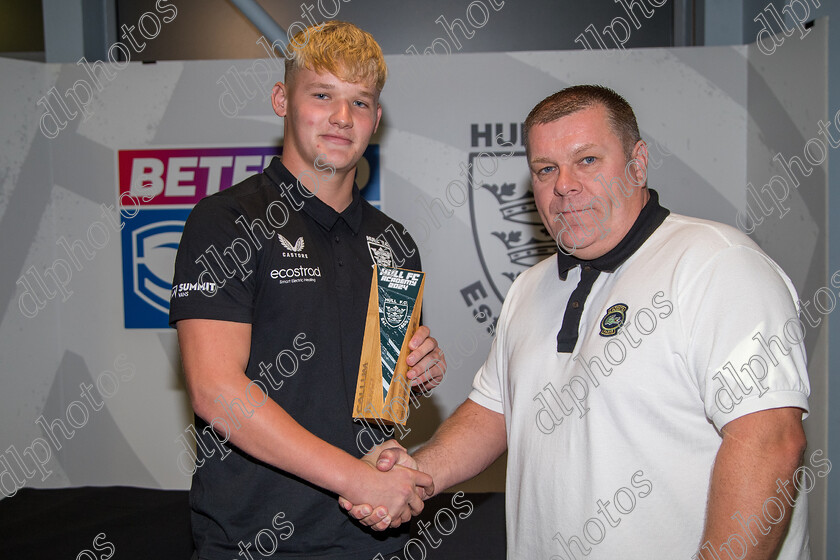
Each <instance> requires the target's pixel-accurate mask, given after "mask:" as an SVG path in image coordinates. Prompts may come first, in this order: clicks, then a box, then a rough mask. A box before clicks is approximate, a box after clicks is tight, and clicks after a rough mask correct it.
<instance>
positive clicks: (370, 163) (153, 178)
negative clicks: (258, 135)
mask: <svg viewBox="0 0 840 560" xmlns="http://www.w3.org/2000/svg"><path fill="white" fill-rule="evenodd" d="M281 150H282V149H281V148H280V147H275V146H272V147H237V148H174V149H149V150H120V151H119V152H118V154H117V174H118V192H117V197H118V204H119V210H120V217H121V222H122V224H123V227H122V232H121V234H122V256H123V309H124V312H125V328H127V329H149V328H154V329H164V328H168V326H169V297H170V295H171V293H172V287H173V286H172V274H173V271H174V266H175V254H176V252H177V250H178V243H179V242H180V239H181V234H182V233H183V231H184V223H185V222H186V220H187V216H188V215H189V213H190V211H191V210H192V208H193V206H195V204H196V202H198V201H199V200H201V199H202V198H204V197H205V196H210V195H212V194H215V193H217V192H219V191H222V190H224V189H227V188H229V187H231V186H232V185H235V184H237V183H239V182H241V181H243V180H245V179H247V178H248V177H250V176H251V175H254V174H256V173H261V172H262V170H263V169H265V168H266V167H267V166H268V165H269V163H270V162H271V160H272V158H273V157H274V156H277V155H280V153H281ZM356 182H357V184H358V185H359V188H360V189H362V195H363V196H364V197H365V198H366V199H367V200H368V201H370V202H371V203H373V205H374V206H377V207H379V206H380V201H381V189H380V182H379V146H368V148H367V150H366V151H365V153H364V155H363V158H362V160H361V161H360V162H359V165H358V172H357V177H356Z"/></svg>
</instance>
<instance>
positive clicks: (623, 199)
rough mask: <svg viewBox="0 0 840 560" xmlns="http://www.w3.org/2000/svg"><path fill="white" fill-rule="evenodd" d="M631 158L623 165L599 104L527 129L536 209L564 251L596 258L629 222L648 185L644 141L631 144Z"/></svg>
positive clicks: (621, 150) (623, 158)
mask: <svg viewBox="0 0 840 560" xmlns="http://www.w3.org/2000/svg"><path fill="white" fill-rule="evenodd" d="M631 160H635V161H634V162H633V163H631V164H630V165H629V166H628V165H627V155H626V153H625V151H624V146H623V145H622V143H621V139H620V138H619V137H618V136H616V134H615V133H614V132H613V130H612V128H611V127H610V124H609V121H608V120H607V111H606V109H604V107H602V106H600V105H595V106H592V107H589V108H587V109H583V110H581V111H578V112H576V113H572V114H571V115H566V116H565V117H562V118H560V119H557V120H556V121H552V122H550V123H547V124H538V125H534V126H533V127H532V128H531V129H530V130H529V131H528V165H529V167H530V168H531V182H532V184H533V188H534V199H535V201H536V204H537V210H538V211H539V213H540V217H541V218H542V222H543V224H544V225H545V226H546V228H548V231H549V232H550V233H551V235H552V237H554V239H555V240H556V241H557V243H558V245H559V246H560V248H561V249H562V250H563V251H564V252H566V253H571V254H573V255H574V256H576V257H578V258H580V259H586V260H591V259H595V258H598V257H600V256H601V255H604V254H606V253H607V252H609V251H610V250H611V249H612V248H614V247H615V246H616V245H618V243H619V242H620V241H621V240H622V239H623V238H624V236H625V235H626V234H627V232H628V231H629V230H630V228H631V227H632V226H633V223H634V222H635V221H636V218H637V217H638V216H639V212H641V210H642V208H643V207H644V205H645V202H647V199H648V192H647V189H645V188H641V187H642V186H643V185H644V184H645V179H646V176H645V173H646V168H647V151H646V149H645V145H644V142H642V141H639V142H638V143H637V144H636V146H635V147H634V149H633V153H632V155H631ZM625 169H626V174H625ZM618 181H620V182H621V184H620V185H619V184H618ZM611 183H612V185H611V186H610V187H609V188H608V185H610V184H611ZM558 235H559V237H558Z"/></svg>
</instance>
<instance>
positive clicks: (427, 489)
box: [338, 440, 434, 531]
mask: <svg viewBox="0 0 840 560" xmlns="http://www.w3.org/2000/svg"><path fill="white" fill-rule="evenodd" d="M362 461H364V462H366V463H368V464H369V465H371V466H372V467H375V468H376V469H378V470H379V471H381V472H383V473H386V472H388V471H390V470H392V469H393V468H394V467H395V466H397V467H404V468H406V469H413V470H415V471H419V469H418V466H417V462H416V461H415V460H414V458H413V457H411V455H409V454H408V452H407V451H406V450H405V448H404V447H403V446H401V445H400V444H399V443H398V442H397V441H396V440H388V441H386V442H384V443H381V444H379V445H377V446H376V447H374V448H373V449H371V450H370V451H369V452H368V453H367V455H365V456H364V457H363V458H362ZM420 474H423V473H420ZM425 476H428V475H425ZM433 494H434V485H433V484H432V485H431V486H420V485H418V486H416V487H415V495H414V497H413V498H412V499H411V500H409V503H408V506H409V507H410V515H409V516H408V517H407V518H405V517H404V515H402V516H400V517H399V518H397V517H395V516H394V515H389V514H388V512H389V509H388V508H387V507H385V506H384V505H379V506H377V507H376V508H374V507H373V506H372V505H371V504H368V503H363V504H354V503H352V502H351V501H350V500H348V499H346V498H345V497H343V496H339V498H338V503H339V505H341V507H343V508H344V509H345V510H348V514H349V515H351V516H352V517H353V518H355V519H357V520H358V521H359V522H360V523H361V524H362V525H365V526H368V527H371V528H372V529H374V530H376V531H384V530H385V529H387V528H389V527H398V526H399V525H400V524H401V523H402V522H405V521H408V520H409V519H410V518H411V515H418V514H419V513H420V512H421V511H422V509H423V502H422V500H425V499H426V498H429V497H431V496H432V495H433ZM418 500H419V504H418ZM374 503H376V502H374ZM418 505H419V507H417V506H418Z"/></svg>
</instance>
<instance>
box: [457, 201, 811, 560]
mask: <svg viewBox="0 0 840 560" xmlns="http://www.w3.org/2000/svg"><path fill="white" fill-rule="evenodd" d="M652 195H653V196H652V201H651V202H649V203H648V205H647V206H646V207H645V210H643V213H642V215H641V216H640V218H639V220H637V222H636V224H635V225H634V230H636V232H635V233H636V234H638V233H639V231H638V230H639V228H642V229H643V228H644V225H645V224H644V222H645V221H646V220H647V221H648V222H650V220H653V219H654V218H652V216H653V215H655V214H656V213H657V212H660V216H663V215H667V211H666V210H664V209H662V208H661V207H659V205H658V201H657V198H656V196H655V192H652ZM651 203H652V204H653V205H654V206H655V207H654V208H651ZM660 221H661V217H660V220H659V221H655V223H654V224H653V226H652V228H655V230H653V232H652V233H650V232H647V233H643V234H642V235H641V238H639V235H637V236H636V238H637V239H640V240H639V241H638V243H637V244H636V246H632V243H631V244H630V246H627V244H625V246H624V247H619V248H617V249H620V250H621V251H624V252H626V253H627V255H629V256H627V255H619V257H620V258H619V259H617V261H620V264H619V265H618V266H617V268H615V270H613V271H612V272H601V273H600V274H599V275H598V276H597V278H596V279H595V281H594V284H592V288H591V292H590V293H589V294H588V295H586V294H584V298H583V301H579V302H578V306H577V307H575V308H574V309H573V307H572V302H570V301H569V299H570V296H571V295H572V293H573V292H574V291H575V289H576V288H577V286H578V281H579V280H580V278H581V266H580V265H575V266H574V268H572V269H571V270H569V271H568V276H567V277H566V279H565V280H561V279H560V277H558V256H557V255H555V256H553V257H550V258H548V259H546V260H544V261H542V262H541V263H539V264H537V265H536V266H534V267H532V268H531V269H529V270H527V271H526V272H524V273H522V274H521V275H520V277H519V278H518V279H517V280H516V282H514V284H513V286H512V287H511V289H510V291H509V292H508V295H507V298H506V299H505V303H504V306H503V309H502V312H501V315H500V317H499V322H498V328H497V333H496V338H495V340H494V342H493V346H492V348H491V350H490V355H489V356H488V358H487V361H486V362H485V364H484V365H483V366H482V368H481V370H479V372H478V374H477V375H476V377H475V381H474V384H473V391H472V393H471V394H470V399H472V400H473V401H475V402H476V403H478V404H480V405H482V406H484V407H486V408H488V409H490V410H493V411H496V412H499V413H502V414H504V416H505V424H506V429H507V441H508V466H507V512H506V513H507V539H508V558H512V559H528V560H531V559H538V558H540V559H549V558H553V559H558V560H559V559H569V560H570V559H578V560H581V559H583V558H587V559H594V558H604V559H610V560H614V559H616V558H621V559H623V560H627V559H632V558H668V559H684V560H690V559H691V557H692V555H693V554H695V553H696V552H697V551H698V549H699V547H700V544H701V543H700V539H701V537H702V534H703V523H704V520H705V511H706V503H707V494H708V489H709V481H710V477H711V470H712V464H713V462H714V459H715V455H716V453H717V451H718V448H719V447H720V444H721V435H720V433H719V430H720V429H721V428H722V427H723V426H724V425H725V424H726V423H728V422H730V421H731V420H734V419H736V418H738V417H740V416H743V415H745V414H749V413H752V412H756V411H759V410H764V409H770V408H778V407H799V408H801V409H803V410H805V411H807V408H808V402H807V397H808V394H809V384H808V377H807V372H806V359H805V353H804V347H803V345H802V343H801V337H802V336H804V335H803V333H802V331H801V329H799V328H798V327H797V325H798V320H797V319H796V317H797V312H796V307H795V304H794V302H795V301H796V292H795V290H794V288H793V285H792V284H791V282H790V280H789V279H788V277H787V276H786V275H785V274H784V272H783V271H782V270H781V269H780V268H779V267H778V266H777V265H776V264H775V263H774V262H773V261H772V260H771V259H770V258H769V257H767V256H766V255H765V254H764V253H763V252H762V251H761V250H760V249H759V248H758V246H757V245H756V244H755V243H753V242H752V241H751V240H750V239H749V238H748V237H746V236H745V235H743V234H742V233H741V232H739V231H737V230H736V229H734V228H731V227H728V226H725V225H722V224H717V223H714V222H709V221H705V220H699V219H694V218H688V217H684V216H678V215H670V216H668V217H667V218H664V221H663V222H661V225H659V227H656V224H658V223H659V222H660ZM652 228H651V229H652ZM634 230H631V233H633V232H634ZM647 235H649V237H647ZM628 237H630V234H628ZM626 239H627V237H625V240H626ZM614 251H615V250H614ZM611 253H612V252H611ZM608 255H609V254H608ZM612 256H613V257H615V255H612ZM624 258H626V260H623V259H624ZM569 259H571V260H572V261H575V260H576V259H573V258H571V257H568V256H566V255H561V256H560V260H561V261H562V262H565V263H566V266H569V265H568V263H569ZM614 260H615V259H614ZM577 262H578V263H582V261H577ZM595 263H597V259H596V261H593V264H595ZM561 276H562V275H561ZM576 296H580V292H578V293H577V294H576ZM567 303H568V304H569V305H568V310H567ZM581 305H582V306H583V308H582V309H580V306H581ZM575 310H577V311H582V313H580V322H579V328H578V329H577V332H578V337H577V340H574V333H573V338H572V341H571V344H573V348H572V349H571V351H569V350H568V349H567V350H566V351H558V331H559V330H560V328H561V325H562V324H563V321H564V315H566V316H567V317H570V318H571V319H569V320H573V319H574V318H575V317H574V313H575ZM571 326H572V327H573V326H574V325H571ZM786 326H787V331H786ZM564 330H565V331H568V330H569V329H568V328H566V329H564ZM771 354H772V355H771ZM762 362H763V363H764V367H763V368H762ZM742 366H743V368H744V369H743V370H742ZM790 490H791V491H793V488H790ZM772 497H773V496H768V499H769V498H772ZM775 497H776V499H777V501H779V503H781V504H782V505H783V507H790V506H789V504H788V503H787V501H786V499H785V497H784V496H783V495H782V494H781V493H779V494H777V495H775ZM806 499H807V492H800V494H799V497H798V499H797V503H796V507H795V509H794V514H793V519H792V522H791V526H790V530H789V533H788V536H787V539H786V541H785V544H784V547H783V549H782V552H781V554H780V555H779V558H780V559H795V558H796V559H798V558H807V557H808V553H807V550H808V533H807V513H808V512H807V503H806ZM768 503H769V504H770V505H769V506H767V504H768ZM775 503H776V502H773V501H772V500H771V501H770V502H766V503H765V506H767V507H766V508H765V512H767V513H766V514H765V515H769V519H773V518H774V516H775V517H778V512H777V509H776V508H775V507H774V505H775ZM736 513H737V512H735V511H733V512H732V515H735V514H736ZM745 522H746V526H747V527H746V529H745V530H744V531H742V533H741V538H742V539H743V540H744V542H745V544H746V546H747V547H751V546H752V544H751V542H750V535H749V533H748V531H749V530H752V531H754V532H755V534H756V536H758V537H760V536H761V535H758V531H759V530H760V528H759V526H758V523H759V522H760V523H762V524H763V525H764V527H765V528H766V527H768V526H769V523H770V521H768V519H766V518H760V519H753V518H749V519H745ZM733 539H734V540H733V541H732V544H731V545H730V546H732V547H734V548H733V550H734V551H735V552H736V553H738V554H740V549H739V543H738V538H737V537H733ZM719 544H720V543H715V545H716V546H717V545H719ZM803 551H805V552H803ZM705 554H706V556H705V557H706V559H707V560H712V559H713V558H714V557H713V556H712V555H711V554H709V553H708V552H707V553H705ZM717 554H718V555H719V557H720V558H727V557H728V556H727V554H726V553H725V552H721V551H720V550H718V551H717Z"/></svg>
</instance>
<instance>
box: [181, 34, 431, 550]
mask: <svg viewBox="0 0 840 560" xmlns="http://www.w3.org/2000/svg"><path fill="white" fill-rule="evenodd" d="M290 46H291V48H292V49H293V50H294V52H295V56H294V57H293V58H292V59H290V60H287V62H286V76H285V78H284V82H283V83H277V84H276V85H275V86H274V89H273V92H272V97H271V102H272V106H273V108H274V111H275V112H276V113H277V115H278V116H280V117H283V118H284V126H283V132H284V143H283V154H282V156H281V157H280V158H275V159H274V160H273V161H272V162H271V164H270V165H269V167H268V168H266V170H265V171H264V173H262V174H259V175H255V176H253V177H251V178H249V179H247V180H246V181H244V182H242V183H240V184H238V185H235V186H233V187H231V188H230V189H227V190H225V191H222V192H220V193H218V194H216V195H213V196H210V197H208V198H206V199H204V200H202V201H201V202H199V203H198V204H197V205H196V207H195V209H194V210H193V212H192V213H191V214H190V217H189V219H188V221H187V224H186V226H185V229H184V234H183V237H182V240H181V245H180V247H179V249H178V257H177V260H176V264H175V280H174V282H173V283H174V284H176V285H181V284H184V285H186V286H187V287H188V288H190V290H191V291H190V290H187V291H185V292H184V291H178V292H177V293H173V297H172V302H171V311H170V322H171V324H173V325H175V326H176V327H177V329H178V339H179V342H180V345H181V355H182V359H183V364H184V371H185V375H186V381H187V388H188V391H189V395H190V399H191V401H192V405H193V409H194V410H195V414H196V428H197V429H196V433H197V434H200V437H199V441H198V445H197V449H196V465H195V471H194V473H193V484H192V488H191V491H190V505H191V508H192V525H193V535H194V540H195V544H196V548H197V556H198V558H200V559H202V560H229V559H230V558H235V557H243V558H246V559H249V560H250V559H252V558H268V557H272V558H281V557H282V558H304V557H305V558H321V559H369V558H372V557H374V556H375V555H376V554H378V553H382V554H385V555H387V554H388V553H390V552H392V551H395V550H399V549H401V548H402V546H403V544H404V542H405V539H406V535H405V531H403V532H401V533H397V532H392V533H391V534H390V535H386V536H382V535H379V534H373V533H371V532H370V531H369V530H367V529H364V528H363V527H361V526H359V524H358V523H356V522H355V521H354V520H352V519H350V518H349V517H348V516H347V515H346V514H345V513H344V512H342V511H341V510H340V509H339V508H338V507H337V506H336V504H335V495H336V494H341V495H344V496H348V497H350V496H351V495H352V496H353V498H355V499H356V501H359V502H360V503H361V502H371V503H377V504H380V503H382V504H385V505H386V507H387V509H388V512H389V514H390V521H392V522H393V524H394V525H395V526H396V525H399V524H400V523H401V522H402V521H406V520H408V519H409V518H410V516H411V514H412V513H414V514H416V513H418V512H419V511H420V510H421V509H422V500H421V499H420V498H419V497H418V487H424V488H426V491H427V492H430V491H431V490H432V481H431V478H430V477H429V476H427V475H425V474H422V473H419V472H417V471H415V470H411V469H408V468H406V469H398V470H394V471H392V472H389V473H381V472H378V471H377V470H376V469H374V468H372V467H370V466H369V465H368V464H366V463H364V462H362V461H360V460H359V459H358V455H359V452H358V451H357V445H356V436H357V434H358V432H359V431H360V430H361V429H362V426H361V425H359V424H356V423H354V422H353V421H352V418H351V417H352V412H351V411H352V404H353V399H354V392H355V384H356V375H357V370H358V364H359V357H360V354H361V347H362V337H363V331H364V323H365V313H366V308H367V299H368V294H369V290H370V281H371V267H372V265H373V263H374V262H375V261H374V259H376V262H378V263H379V264H380V265H382V264H385V265H390V266H403V267H406V268H412V269H418V270H419V269H420V260H419V255H418V252H417V247H416V245H415V244H414V242H413V241H412V240H411V238H410V236H408V235H407V233H406V232H405V230H404V228H403V227H402V226H401V225H400V224H398V223H397V222H395V221H393V220H391V219H390V218H388V217H387V216H385V215H384V214H383V213H382V212H380V211H379V210H377V209H375V208H373V207H372V206H371V205H370V204H368V203H367V202H366V201H365V200H363V199H362V198H361V196H360V195H359V190H358V188H357V187H356V185H355V183H354V178H355V172H356V164H357V162H358V161H359V159H360V158H361V157H362V154H363V152H364V151H365V148H366V147H367V145H368V142H369V141H370V138H371V136H372V135H373V133H374V132H375V131H376V128H377V126H378V125H379V120H380V118H381V115H382V109H381V107H380V105H379V94H380V92H381V90H382V87H383V86H384V84H385V79H386V75H387V69H386V66H385V62H384V59H383V56H382V52H381V50H380V48H379V45H377V44H376V42H375V41H374V39H373V38H372V37H371V36H370V35H369V34H367V33H366V32H364V31H362V30H360V29H358V28H357V27H355V26H354V25H351V24H348V23H342V22H329V23H326V24H323V25H321V26H317V27H313V28H310V29H308V30H306V31H303V32H301V33H299V34H298V35H296V36H295V37H293V38H292V42H291V45H290ZM394 232H398V233H399V237H395V236H394V235H393V233H394ZM374 249H376V252H375V251H374ZM383 255H384V256H383ZM208 256H213V258H208ZM246 257H247V258H246ZM383 258H384V260H386V261H388V262H386V263H382V262H381V261H382V260H383ZM219 271H223V273H222V274H220V273H219ZM208 286H209V287H208ZM193 288H194V289H193ZM410 347H411V349H412V350H413V351H412V353H411V354H410V355H409V357H408V364H409V366H411V367H412V369H411V370H410V371H409V374H408V376H409V378H410V379H411V380H412V381H411V383H412V385H415V386H416V385H420V386H427V385H435V384H437V383H438V382H439V381H440V377H441V376H442V375H443V372H444V370H445V362H444V361H443V355H442V353H441V352H440V351H439V349H438V348H437V343H436V341H435V339H434V338H431V337H429V331H428V329H427V328H426V327H421V328H420V329H419V330H418V332H417V334H415V336H414V337H413V338H412V340H411V343H410ZM432 365H434V367H432ZM225 426H227V428H226V429H225ZM368 429H369V428H368ZM421 493H422V492H421ZM353 498H351V499H353Z"/></svg>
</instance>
